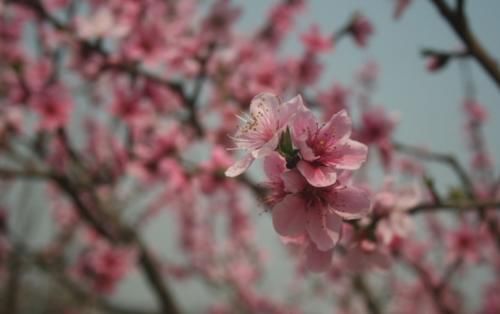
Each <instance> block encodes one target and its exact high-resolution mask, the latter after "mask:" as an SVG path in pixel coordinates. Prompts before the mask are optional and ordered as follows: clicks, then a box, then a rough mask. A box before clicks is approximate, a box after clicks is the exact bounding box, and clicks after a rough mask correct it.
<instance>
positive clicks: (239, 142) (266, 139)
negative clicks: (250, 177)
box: [225, 93, 303, 177]
mask: <svg viewBox="0 0 500 314" xmlns="http://www.w3.org/2000/svg"><path fill="white" fill-rule="evenodd" d="M301 106H303V103H302V97H300V96H296V97H294V98H292V99H290V100H289V101H287V102H285V103H281V102H280V99H279V98H278V96H276V95H273V94H270V93H263V94H259V95H257V96H255V97H254V98H253V99H252V102H251V103H250V116H249V117H248V118H246V119H244V118H242V120H243V122H244V124H243V125H242V126H241V127H240V128H239V130H238V131H237V132H236V135H235V136H234V142H235V144H236V149H241V150H244V151H246V153H247V154H246V155H245V156H244V157H243V158H242V159H241V160H239V161H237V162H236V163H235V164H233V165H232V166H231V167H229V169H227V170H226V173H225V174H226V176H228V177H236V176H238V175H240V174H241V173H243V172H244V171H245V170H247V169H248V167H250V165H251V164H252V162H253V161H254V160H255V159H256V158H261V157H265V156H266V155H269V154H270V153H271V152H272V151H274V150H275V149H276V147H277V146H278V143H279V140H280V135H281V132H282V131H283V130H284V129H285V128H286V126H287V123H288V121H289V120H290V119H291V118H292V116H293V115H294V114H295V113H296V112H297V111H298V108H299V107H301Z"/></svg>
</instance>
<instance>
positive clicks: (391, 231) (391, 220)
mask: <svg viewBox="0 0 500 314" xmlns="http://www.w3.org/2000/svg"><path fill="white" fill-rule="evenodd" d="M420 199H421V193H420V190H419V188H418V186H417V185H416V184H411V185H408V186H403V187H397V186H396V184H395V182H394V181H393V180H391V179H389V180H387V181H386V182H385V184H384V187H383V189H382V191H380V192H379V193H377V194H376V195H375V197H374V204H373V213H374V214H375V215H376V216H379V217H382V218H380V220H379V222H378V223H377V229H376V231H375V232H376V235H377V237H378V238H379V239H380V240H381V241H382V243H383V244H384V245H387V246H391V245H396V247H395V248H396V249H397V248H399V247H398V243H394V242H399V241H400V240H402V239H405V238H406V237H407V236H408V235H409V233H410V232H411V231H412V230H413V222H412V220H411V218H410V216H409V215H408V213H407V210H409V209H410V208H412V207H414V206H416V205H417V204H418V202H419V201H420Z"/></svg>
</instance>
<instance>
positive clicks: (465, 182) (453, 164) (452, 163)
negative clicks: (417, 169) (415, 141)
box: [394, 142, 475, 200]
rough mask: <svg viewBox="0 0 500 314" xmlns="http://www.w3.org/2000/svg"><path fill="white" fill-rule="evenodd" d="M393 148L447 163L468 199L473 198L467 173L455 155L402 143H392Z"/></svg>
mask: <svg viewBox="0 0 500 314" xmlns="http://www.w3.org/2000/svg"><path fill="white" fill-rule="evenodd" d="M394 148H395V149H396V150H397V151H399V152H401V153H404V154H408V155H412V156H414V157H416V158H420V159H424V160H427V161H435V162H441V163H444V164H447V165H448V166H449V167H450V168H451V169H452V170H453V171H454V172H455V173H456V174H457V176H458V178H459V179H460V181H461V183H462V186H463V188H464V191H465V193H466V194H467V196H468V197H469V198H470V199H472V200H473V199H474V198H475V197H474V186H473V184H472V182H471V180H470V178H469V176H468V175H467V172H466V171H465V169H464V168H463V167H462V165H461V164H460V163H459V162H458V160H457V159H456V158H455V156H453V155H451V154H444V153H437V152H431V151H428V150H426V149H423V148H419V147H415V146H411V145H406V144H402V143H397V142H396V143H394Z"/></svg>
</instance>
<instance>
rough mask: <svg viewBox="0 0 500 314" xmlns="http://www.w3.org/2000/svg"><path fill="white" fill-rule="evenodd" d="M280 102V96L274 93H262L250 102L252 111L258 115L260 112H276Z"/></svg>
mask: <svg viewBox="0 0 500 314" xmlns="http://www.w3.org/2000/svg"><path fill="white" fill-rule="evenodd" d="M279 104H280V99H279V97H278V96H276V95H275V94H272V93H260V94H258V95H257V96H255V97H254V98H253V99H252V101H251V102H250V113H251V114H252V115H255V116H258V115H259V113H265V114H267V113H271V112H274V111H275V110H276V109H277V108H278V106H279Z"/></svg>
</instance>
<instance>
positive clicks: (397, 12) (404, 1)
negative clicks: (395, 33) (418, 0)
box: [394, 0, 412, 19]
mask: <svg viewBox="0 0 500 314" xmlns="http://www.w3.org/2000/svg"><path fill="white" fill-rule="evenodd" d="M394 2H395V3H394V19H399V18H400V17H401V16H402V15H403V13H404V12H405V11H406V10H407V9H408V7H409V6H410V4H411V2H412V0H394Z"/></svg>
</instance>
